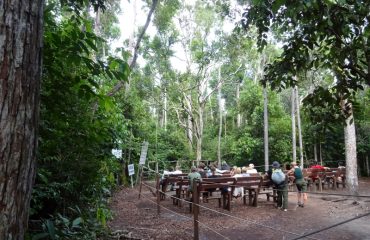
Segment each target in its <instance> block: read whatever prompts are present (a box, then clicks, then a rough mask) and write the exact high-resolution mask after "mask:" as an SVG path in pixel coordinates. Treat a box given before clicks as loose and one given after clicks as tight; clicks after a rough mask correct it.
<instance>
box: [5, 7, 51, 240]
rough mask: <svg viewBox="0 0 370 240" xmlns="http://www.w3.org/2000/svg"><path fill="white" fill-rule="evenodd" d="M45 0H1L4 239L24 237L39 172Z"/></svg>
mask: <svg viewBox="0 0 370 240" xmlns="http://www.w3.org/2000/svg"><path fill="white" fill-rule="evenodd" d="M43 6H44V1H43V0H21V1H3V0H1V1H0V129H1V130H0V153H1V154H0V239H23V238H24V233H25V231H26V229H27V221H28V211H29V203H30V198H31V192H32V185H33V182H34V175H35V158H36V150H37V132H38V124H39V100H40V75H41V65H42V57H41V47H42V36H43Z"/></svg>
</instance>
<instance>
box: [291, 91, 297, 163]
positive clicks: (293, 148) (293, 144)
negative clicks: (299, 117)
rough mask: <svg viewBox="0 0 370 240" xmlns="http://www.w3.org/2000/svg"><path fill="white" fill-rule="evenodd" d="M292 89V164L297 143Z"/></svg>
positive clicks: (295, 155) (295, 156)
mask: <svg viewBox="0 0 370 240" xmlns="http://www.w3.org/2000/svg"><path fill="white" fill-rule="evenodd" d="M294 92H295V91H294V88H292V99H291V103H292V108H291V111H292V113H291V114H292V151H293V156H292V157H293V159H292V160H293V162H295V161H296V159H297V143H296V130H295V93H294Z"/></svg>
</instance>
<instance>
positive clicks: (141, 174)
mask: <svg viewBox="0 0 370 240" xmlns="http://www.w3.org/2000/svg"><path fill="white" fill-rule="evenodd" d="M140 168H141V171H140V180H139V181H140V189H139V199H140V196H141V188H142V186H143V171H144V168H143V167H142V165H141V166H140Z"/></svg>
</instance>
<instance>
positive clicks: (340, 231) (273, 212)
mask: <svg viewBox="0 0 370 240" xmlns="http://www.w3.org/2000/svg"><path fill="white" fill-rule="evenodd" d="M148 184H150V185H151V186H153V185H154V183H148ZM359 189H360V191H359V193H360V195H366V196H370V178H361V179H360V180H359ZM347 191H348V189H346V188H345V189H342V188H339V189H338V190H335V191H334V190H324V191H323V193H320V194H314V193H312V194H308V201H307V203H306V205H305V207H304V208H301V207H297V205H296V203H297V197H296V193H292V192H290V193H289V197H288V198H289V207H288V211H287V212H283V211H281V210H279V209H276V208H275V206H274V203H273V202H272V201H270V202H268V201H267V200H266V197H265V196H264V195H260V196H259V203H258V204H259V206H258V207H252V206H248V205H243V202H242V200H241V199H235V200H233V202H232V205H231V211H227V210H224V209H222V208H218V206H217V203H216V201H211V202H209V203H201V205H202V206H204V207H207V208H208V209H206V208H201V209H200V215H199V222H200V224H199V239H201V240H208V239H210V240H218V239H284V240H285V239H296V238H298V236H299V235H303V234H307V233H311V232H313V231H317V230H320V229H323V228H326V227H329V226H332V225H335V224H337V223H339V222H343V221H345V220H348V219H351V218H354V217H357V216H361V215H363V214H367V213H369V212H370V198H359V199H357V201H355V199H353V198H352V197H348V196H337V195H329V194H330V193H331V194H332V193H335V194H343V195H345V194H348V192H347ZM327 193H329V194H327ZM138 196H139V188H138V187H137V188H133V189H131V188H121V189H119V190H118V191H117V192H116V193H115V195H114V196H113V198H112V200H111V203H110V207H111V210H112V212H113V220H112V221H110V222H109V227H110V228H111V230H112V231H117V230H125V231H126V233H129V236H130V237H131V239H193V227H194V222H193V215H192V214H190V213H189V204H183V206H182V207H181V208H179V207H177V206H175V205H173V204H172V200H170V199H169V198H168V197H167V198H166V200H164V201H161V203H160V204H161V210H160V215H159V216H158V215H157V205H156V197H155V196H154V195H153V194H152V192H151V191H150V189H149V188H148V187H143V188H142V196H141V199H138ZM210 209H211V210H210ZM213 210H215V211H213ZM298 234H299V235H298ZM121 239H125V238H121ZM126 239H129V238H126ZM303 239H327V240H336V239H343V240H347V239H348V240H357V239H361V240H363V239H370V215H367V216H365V217H361V218H358V219H356V220H353V221H349V222H347V223H345V224H341V225H338V226H335V227H333V228H330V229H328V230H325V231H321V232H319V233H316V234H314V235H311V236H310V238H303Z"/></svg>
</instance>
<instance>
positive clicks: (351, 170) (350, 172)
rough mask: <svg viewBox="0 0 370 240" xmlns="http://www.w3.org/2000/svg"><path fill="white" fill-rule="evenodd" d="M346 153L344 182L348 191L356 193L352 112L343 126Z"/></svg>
mask: <svg viewBox="0 0 370 240" xmlns="http://www.w3.org/2000/svg"><path fill="white" fill-rule="evenodd" d="M344 144H345V153H346V182H347V186H348V187H349V190H350V193H352V194H355V195H356V194H358V177H357V150H356V129H355V121H354V117H353V114H352V115H350V116H349V117H348V118H347V119H346V125H345V127H344Z"/></svg>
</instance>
